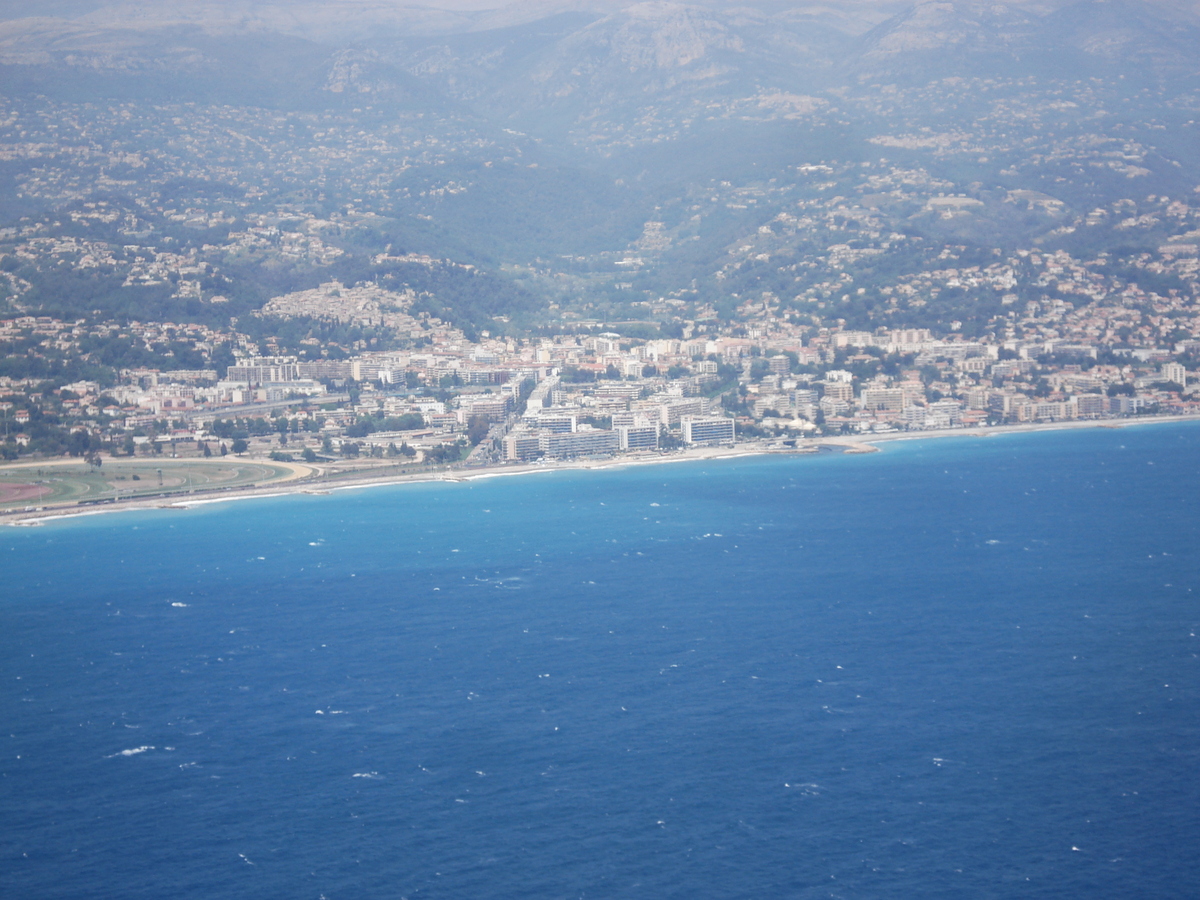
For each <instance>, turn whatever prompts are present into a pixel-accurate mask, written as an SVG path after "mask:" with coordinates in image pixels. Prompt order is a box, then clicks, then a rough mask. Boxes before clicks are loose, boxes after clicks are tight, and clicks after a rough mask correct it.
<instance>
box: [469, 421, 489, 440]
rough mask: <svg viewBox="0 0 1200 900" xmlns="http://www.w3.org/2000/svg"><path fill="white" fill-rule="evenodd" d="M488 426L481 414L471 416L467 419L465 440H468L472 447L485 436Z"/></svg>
mask: <svg viewBox="0 0 1200 900" xmlns="http://www.w3.org/2000/svg"><path fill="white" fill-rule="evenodd" d="M489 427H490V426H489V425H488V420H487V419H485V418H484V417H483V416H471V418H470V419H468V420H467V440H468V441H470V443H471V446H472V447H475V446H477V445H478V444H479V442H480V441H482V440H483V439H484V438H485V437H487V433H488V428H489Z"/></svg>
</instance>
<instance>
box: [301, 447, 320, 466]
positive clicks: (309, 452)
mask: <svg viewBox="0 0 1200 900" xmlns="http://www.w3.org/2000/svg"><path fill="white" fill-rule="evenodd" d="M300 457H301V459H303V460H304V461H305V462H308V463H310V462H316V461H317V454H315V453H313V449H312V447H305V448H304V452H303V453H301V454H300Z"/></svg>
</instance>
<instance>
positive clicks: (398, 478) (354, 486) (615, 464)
mask: <svg viewBox="0 0 1200 900" xmlns="http://www.w3.org/2000/svg"><path fill="white" fill-rule="evenodd" d="M1172 422H1174V423H1181V422H1200V416H1146V417H1144V418H1137V419H1116V420H1114V419H1099V420H1071V421H1065V422H1030V423H1026V424H1020V425H992V426H986V427H982V428H969V429H968V428H947V429H939V430H935V431H898V432H886V433H883V434H855V435H839V436H837V437H821V438H813V439H811V440H803V439H801V440H802V441H803V442H802V445H801V446H798V447H796V448H781V447H772V446H767V445H763V444H758V443H745V444H737V445H735V446H732V447H697V448H693V449H690V450H681V451H677V452H674V453H670V454H655V455H653V456H650V455H647V456H627V457H617V458H612V459H604V460H563V461H555V462H538V463H528V464H518V465H501V466H488V467H482V468H479V469H472V470H463V469H449V470H443V471H441V472H416V473H410V474H403V475H390V476H378V475H371V474H369V473H364V474H363V477H361V478H357V479H347V480H334V479H333V478H331V477H329V475H327V474H325V473H323V472H322V471H321V470H320V469H319V468H316V467H305V466H300V465H298V464H292V465H290V466H288V468H290V469H291V470H292V474H290V475H288V476H287V477H285V478H282V479H279V480H278V481H272V482H268V483H266V484H263V485H261V486H250V487H246V488H238V489H233V490H230V491H229V492H228V493H222V494H220V495H219V496H201V497H197V496H195V495H194V494H189V493H185V492H179V493H176V494H167V495H165V496H164V495H157V496H151V497H145V498H136V497H135V498H130V499H128V500H124V501H117V502H110V503H105V504H104V506H102V507H101V506H89V507H87V508H80V506H79V505H78V504H77V503H73V502H66V503H61V504H59V505H54V506H51V505H47V506H45V507H43V508H41V509H37V510H29V509H20V510H11V511H0V525H8V526H13V527H31V526H39V525H43V524H46V523H48V522H53V521H58V520H64V519H75V518H80V517H83V516H97V515H105V514H109V513H118V512H132V511H137V510H154V509H159V510H173V511H184V510H188V509H192V508H193V507H201V506H209V505H212V504H216V503H230V502H235V501H242V500H265V499H270V498H274V497H286V496H292V495H296V494H314V495H321V494H332V493H334V492H337V491H350V490H367V489H371V488H379V487H391V486H395V485H403V484H432V483H439V482H441V483H450V484H464V483H469V482H472V481H482V480H485V479H491V478H504V477H511V476H517V475H536V474H540V473H552V472H570V471H586V470H606V469H619V468H626V467H633V466H648V465H668V464H671V463H686V462H703V461H707V460H728V459H739V458H746V457H754V456H799V455H808V454H812V453H816V452H820V451H821V450H826V451H832V452H841V453H847V454H861V453H875V452H880V447H878V446H876V445H877V444H887V443H892V442H896V441H924V440H942V439H945V438H990V437H997V436H1001V435H1013V434H1029V433H1034V432H1048V431H1068V430H1078V429H1089V428H1102V429H1109V430H1121V429H1125V428H1135V427H1138V426H1142V425H1161V424H1168V423H1172ZM251 461H252V460H251ZM71 462H74V461H64V460H45V461H42V462H40V463H39V465H42V466H53V465H65V464H69V463H71ZM25 465H28V463H26V464H25ZM5 468H7V467H0V476H2V475H3V473H4V470H5Z"/></svg>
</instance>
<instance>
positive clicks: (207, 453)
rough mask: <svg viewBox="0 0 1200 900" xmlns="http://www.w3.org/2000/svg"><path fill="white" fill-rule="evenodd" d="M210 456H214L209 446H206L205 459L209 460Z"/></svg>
mask: <svg viewBox="0 0 1200 900" xmlns="http://www.w3.org/2000/svg"><path fill="white" fill-rule="evenodd" d="M210 456H212V451H211V450H210V449H208V444H204V458H205V459H208V458H209V457H210Z"/></svg>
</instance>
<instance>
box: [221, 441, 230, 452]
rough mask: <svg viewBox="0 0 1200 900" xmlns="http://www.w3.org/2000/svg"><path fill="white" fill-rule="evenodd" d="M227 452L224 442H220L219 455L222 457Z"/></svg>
mask: <svg viewBox="0 0 1200 900" xmlns="http://www.w3.org/2000/svg"><path fill="white" fill-rule="evenodd" d="M228 452H229V448H228V447H226V446H225V442H224V441H221V455H222V456H224V455H225V454H226V453H228Z"/></svg>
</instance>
